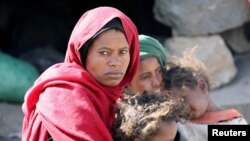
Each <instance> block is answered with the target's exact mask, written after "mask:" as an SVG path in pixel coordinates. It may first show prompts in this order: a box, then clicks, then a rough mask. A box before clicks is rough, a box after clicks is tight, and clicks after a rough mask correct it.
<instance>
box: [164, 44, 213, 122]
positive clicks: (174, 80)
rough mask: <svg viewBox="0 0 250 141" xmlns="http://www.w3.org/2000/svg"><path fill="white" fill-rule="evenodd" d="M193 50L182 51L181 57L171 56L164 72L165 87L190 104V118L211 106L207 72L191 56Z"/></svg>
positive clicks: (195, 116) (198, 115)
mask: <svg viewBox="0 0 250 141" xmlns="http://www.w3.org/2000/svg"><path fill="white" fill-rule="evenodd" d="M194 51H195V48H194V49H192V50H188V51H186V52H184V55H183V57H182V58H177V57H175V58H173V59H172V61H171V62H170V63H169V64H168V65H167V72H166V73H165V74H164V82H165V87H166V89H167V90H168V91H170V93H172V94H174V95H177V96H180V97H182V98H183V100H184V101H185V102H186V103H187V104H188V105H189V106H190V110H191V111H192V112H191V118H192V119H194V118H198V117H200V116H201V115H203V114H204V113H205V112H206V111H208V110H209V108H210V106H211V99H210V97H209V88H210V86H209V85H210V84H209V77H208V73H207V71H206V68H205V66H204V65H203V64H202V62H200V61H199V60H197V59H196V58H195V57H194V56H193V52H194Z"/></svg>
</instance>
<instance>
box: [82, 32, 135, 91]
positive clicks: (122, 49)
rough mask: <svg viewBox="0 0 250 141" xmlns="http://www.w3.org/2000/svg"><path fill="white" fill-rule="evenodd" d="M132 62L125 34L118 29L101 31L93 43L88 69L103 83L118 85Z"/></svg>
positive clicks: (90, 49)
mask: <svg viewBox="0 0 250 141" xmlns="http://www.w3.org/2000/svg"><path fill="white" fill-rule="evenodd" d="M129 62H130V53H129V44H128V42H127V40H126V37H125V35H124V34H123V33H122V32H121V31H119V30H116V29H110V30H107V31H105V32H103V33H101V34H100V35H99V36H98V37H97V38H96V39H95V40H94V41H93V43H92V44H91V46H90V48H89V51H88V55H87V59H86V69H87V71H88V72H89V73H90V74H91V75H92V76H93V77H94V78H95V79H96V80H97V81H98V82H100V83H101V84H102V85H105V86H116V85H118V84H119V83H120V82H121V81H122V79H123V77H124V75H125V73H126V71H127V68H128V65H129Z"/></svg>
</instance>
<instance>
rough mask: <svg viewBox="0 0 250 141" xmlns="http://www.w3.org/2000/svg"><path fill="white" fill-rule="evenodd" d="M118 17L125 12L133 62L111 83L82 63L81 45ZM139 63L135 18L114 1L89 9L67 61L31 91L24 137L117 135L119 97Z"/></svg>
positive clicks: (79, 139)
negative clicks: (114, 130)
mask: <svg viewBox="0 0 250 141" xmlns="http://www.w3.org/2000/svg"><path fill="white" fill-rule="evenodd" d="M115 17H118V18H120V20H121V22H122V25H123V28H124V30H125V33H126V37H127V40H128V42H129V45H130V55H131V58H130V65H129V68H128V70H127V73H126V75H125V77H124V79H123V80H122V82H121V83H120V84H119V85H118V86H116V87H105V86H103V85H101V84H100V83H98V82H97V81H96V80H95V79H94V78H93V77H92V76H91V75H90V74H89V73H88V72H87V71H86V70H84V69H83V68H82V65H81V61H80V60H81V59H80V53H79V49H80V48H81V47H82V45H83V44H84V43H85V42H86V41H87V40H88V39H89V38H91V37H92V36H93V35H94V34H95V33H96V32H97V31H98V30H99V29H101V28H102V27H103V26H104V25H105V24H106V23H107V22H109V21H110V20H112V19H113V18H115ZM138 64H139V43H138V32H137V29H136V27H135V25H134V24H133V23H132V21H131V20H130V19H129V18H128V17H127V16H126V15H124V14H123V13H122V12H120V11H119V10H117V9H114V8H111V7H99V8H95V9H93V10H90V11H88V12H86V13H85V14H84V15H82V17H81V18H80V20H79V21H78V23H77V24H76V26H75V28H74V30H73V32H72V34H71V37H70V40H69V43H68V49H67V52H66V58H65V61H64V63H60V64H56V65H54V66H52V67H50V68H49V69H47V70H46V71H45V72H44V73H43V74H42V75H41V76H40V77H39V78H38V79H37V80H36V82H35V83H34V86H33V87H32V88H30V89H29V90H28V92H27V93H26V96H25V101H24V103H23V105H22V109H23V112H24V119H23V131H22V141H46V140H48V135H49V134H50V135H51V136H52V138H53V140H55V141H72V140H76V141H111V140H112V137H111V135H110V132H109V129H110V127H111V125H112V123H113V120H114V114H113V110H114V108H115V101H116V99H117V98H119V97H121V96H122V94H123V92H122V89H123V88H124V86H125V85H127V84H128V83H129V82H130V81H131V79H132V77H133V76H134V74H135V73H136V71H137V68H138ZM48 133H49V134H48Z"/></svg>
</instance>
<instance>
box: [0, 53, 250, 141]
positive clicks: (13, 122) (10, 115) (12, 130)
mask: <svg viewBox="0 0 250 141" xmlns="http://www.w3.org/2000/svg"><path fill="white" fill-rule="evenodd" d="M249 60H250V53H249V54H245V55H240V56H236V57H235V63H236V65H237V68H238V74H237V76H236V77H235V79H234V80H233V81H232V82H231V83H230V84H228V85H226V86H224V87H221V88H219V89H217V90H214V91H213V92H212V94H211V95H212V98H213V99H214V100H215V102H216V103H217V104H218V105H221V106H224V107H233V108H237V109H238V110H239V111H240V112H241V113H242V114H243V115H244V116H245V118H246V119H247V121H248V122H249V123H250V71H249V70H250V61H249ZM22 118H23V114H22V111H21V105H20V104H13V103H6V102H0V141H20V139H19V138H18V136H20V134H19V133H20V131H21V125H22Z"/></svg>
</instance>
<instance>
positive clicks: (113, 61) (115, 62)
mask: <svg viewBox="0 0 250 141" xmlns="http://www.w3.org/2000/svg"><path fill="white" fill-rule="evenodd" d="M108 65H109V66H111V67H120V66H121V65H122V61H121V59H120V58H119V56H118V55H112V56H111V57H110V59H109V62H108Z"/></svg>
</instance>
